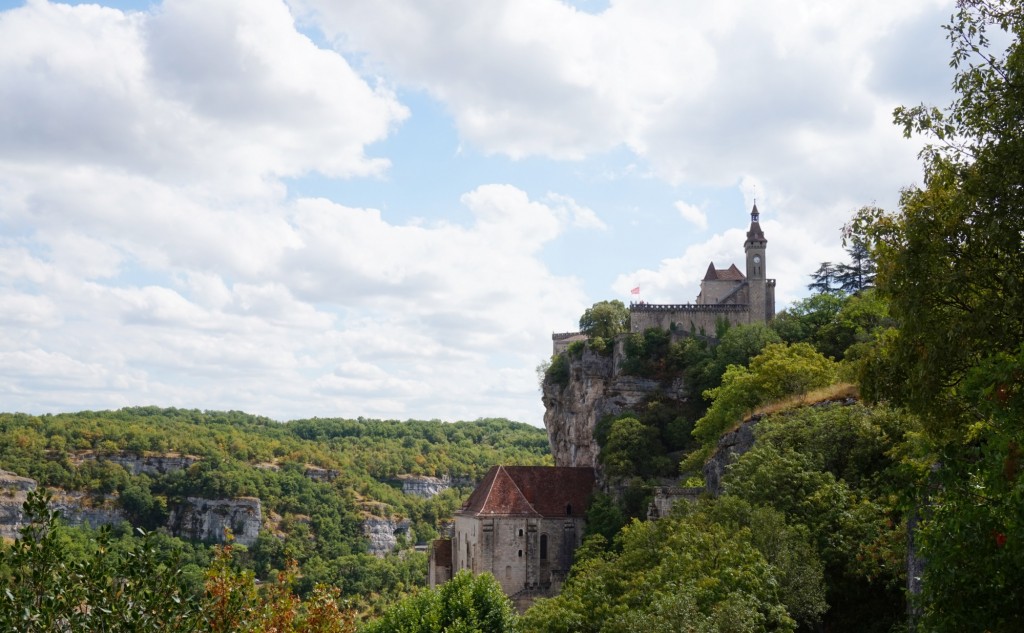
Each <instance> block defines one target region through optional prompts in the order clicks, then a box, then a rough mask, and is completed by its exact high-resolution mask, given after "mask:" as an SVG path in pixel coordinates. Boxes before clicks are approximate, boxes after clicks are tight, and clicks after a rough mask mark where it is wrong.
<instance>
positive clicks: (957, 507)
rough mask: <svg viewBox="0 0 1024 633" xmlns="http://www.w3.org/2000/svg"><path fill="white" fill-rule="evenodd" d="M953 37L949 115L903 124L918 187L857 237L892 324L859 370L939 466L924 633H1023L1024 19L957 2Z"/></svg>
mask: <svg viewBox="0 0 1024 633" xmlns="http://www.w3.org/2000/svg"><path fill="white" fill-rule="evenodd" d="M946 28H947V32H948V34H949V39H950V42H951V44H952V48H953V53H952V61H951V66H953V67H954V68H955V69H956V71H957V74H956V77H955V79H954V82H953V88H954V90H955V91H956V97H955V99H954V101H953V102H952V103H951V104H950V105H949V106H948V107H946V108H945V109H942V110H940V109H939V108H936V107H930V106H925V105H923V104H922V105H919V106H914V107H909V108H908V107H901V108H898V109H897V110H896V112H895V119H896V122H897V123H899V124H901V125H903V127H904V131H905V133H906V134H907V135H911V134H914V133H918V134H924V135H926V136H928V137H930V139H931V141H932V144H931V145H929V146H927V147H926V148H925V150H924V151H923V152H922V159H923V161H924V170H925V180H924V188H910V189H907V190H906V191H904V193H903V196H902V198H901V200H900V209H899V211H898V212H897V213H894V214H885V213H882V212H880V211H878V210H874V209H866V210H862V211H861V213H859V214H858V217H857V218H856V219H855V221H854V224H853V225H852V227H851V228H852V231H853V234H854V235H857V236H858V237H860V238H862V239H864V241H865V243H866V244H868V245H869V249H870V251H871V254H872V256H873V257H874V258H875V260H876V261H877V263H878V275H877V279H876V282H877V287H878V289H879V291H880V292H881V293H883V295H884V297H885V298H886V299H887V300H888V302H889V306H890V311H891V314H892V316H893V318H894V319H895V320H896V321H897V323H898V324H899V330H898V331H897V332H894V333H893V334H892V335H890V336H887V337H886V338H885V341H884V343H885V344H884V346H882V347H879V348H878V349H876V350H875V352H874V353H873V354H872V355H871V356H870V357H868V358H866V359H865V362H864V365H863V367H864V377H865V379H864V393H865V394H867V395H869V396H871V397H873V398H878V399H881V398H885V399H889V400H891V401H894V402H896V403H899V404H902V405H905V406H907V407H909V408H910V409H911V410H913V411H916V412H918V413H920V414H921V417H922V420H923V421H924V425H925V430H926V432H927V435H926V439H928V440H929V441H930V442H931V451H932V456H933V459H934V461H935V463H936V464H937V465H938V468H937V470H936V472H935V473H934V475H933V476H932V477H931V478H930V479H929V480H928V481H927V482H926V483H927V485H922V488H921V500H920V501H921V504H922V510H921V513H922V521H921V524H920V530H919V537H920V538H919V542H920V546H921V547H920V553H921V555H922V556H924V557H925V558H926V559H927V560H928V564H927V566H926V568H925V573H924V578H923V595H922V596H921V602H920V606H921V609H922V625H923V627H924V628H926V629H928V630H936V631H981V630H1020V629H1021V628H1022V627H1024V604H1022V603H1021V602H1020V600H1019V597H1018V596H1016V595H1015V594H1016V592H1015V591H1013V590H1008V588H1009V587H1011V586H1020V585H1021V584H1022V583H1024V580H1022V578H1021V565H1020V561H1021V560H1022V559H1024V542H1022V540H1024V539H1022V537H1021V535H1022V534H1024V478H1022V477H1021V469H1020V467H1019V464H1020V452H1021V448H1020V447H1021V446H1024V426H1022V424H1021V419H1022V418H1021V416H1020V406H1021V398H1022V389H1021V385H1022V383H1024V350H1022V348H1021V341H1022V340H1024V258H1022V257H1021V253H1022V252H1024V83H1022V82H1021V77H1022V76H1024V46H1022V44H1021V40H1020V38H1021V34H1022V33H1024V6H1022V3H1021V2H1020V1H1019V0H1013V1H1010V0H961V2H959V3H958V11H957V13H956V14H955V15H954V16H953V18H952V20H951V23H950V24H949V25H948V26H947V27H946ZM990 29H998V30H1001V31H1003V32H1005V34H1006V35H1007V36H1008V37H1007V39H1008V41H1009V45H1008V46H1007V48H1006V49H1005V50H1004V51H998V50H993V48H992V47H991V45H990V40H989V35H988V32H989V30H990Z"/></svg>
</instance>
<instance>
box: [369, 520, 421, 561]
mask: <svg viewBox="0 0 1024 633" xmlns="http://www.w3.org/2000/svg"><path fill="white" fill-rule="evenodd" d="M410 525H411V524H410V522H409V520H408V519H397V520H396V519H385V518H382V517H375V516H369V517H366V518H365V519H363V534H365V535H366V540H367V541H368V542H369V552H370V553H371V554H373V555H374V556H384V555H385V554H388V553H389V552H393V551H394V550H395V546H396V545H397V544H398V536H399V535H402V534H406V533H408V532H409V526H410Z"/></svg>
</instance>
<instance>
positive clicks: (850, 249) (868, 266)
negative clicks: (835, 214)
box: [835, 226, 878, 294]
mask: <svg viewBox="0 0 1024 633" xmlns="http://www.w3.org/2000/svg"><path fill="white" fill-rule="evenodd" d="M843 246H845V247H846V254H847V255H849V256H850V263H849V264H839V266H837V267H836V276H835V280H836V283H837V284H838V286H839V290H842V291H843V292H845V293H847V294H854V293H858V292H861V291H862V290H866V289H868V288H870V287H872V286H874V285H875V275H876V273H877V270H878V267H877V265H876V264H875V260H874V259H872V257H871V251H870V249H869V248H868V245H867V244H866V243H865V242H864V240H863V239H860V238H859V237H858V236H856V235H853V234H852V233H850V230H849V227H848V226H847V227H843Z"/></svg>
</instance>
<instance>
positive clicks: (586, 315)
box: [580, 299, 629, 339]
mask: <svg viewBox="0 0 1024 633" xmlns="http://www.w3.org/2000/svg"><path fill="white" fill-rule="evenodd" d="M628 331H629V308H627V307H626V306H625V304H624V303H622V302H621V301H619V300H618V299H613V300H611V301H598V302H597V303H595V304H594V305H592V306H590V307H589V308H587V309H586V311H584V312H583V316H581V317H580V332H582V333H584V334H586V335H587V336H590V337H601V338H603V339H612V338H614V337H615V335H616V334H621V333H623V332H628Z"/></svg>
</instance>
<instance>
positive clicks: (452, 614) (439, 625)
mask: <svg viewBox="0 0 1024 633" xmlns="http://www.w3.org/2000/svg"><path fill="white" fill-rule="evenodd" d="M518 627H519V617H518V616H517V615H516V613H515V611H514V610H513V609H512V603H511V602H510V601H509V599H508V598H507V597H506V596H505V594H504V592H503V591H502V589H501V585H500V584H498V581H497V580H495V579H494V577H493V576H491V575H490V574H481V575H479V576H473V575H472V574H470V573H469V572H468V571H465V570H463V571H460V572H459V573H457V574H455V577H453V578H452V579H451V580H449V581H448V582H446V583H445V584H444V585H442V586H441V587H438V588H437V589H424V590H422V591H420V592H418V593H416V594H415V595H412V596H408V597H406V598H403V599H402V600H400V601H399V602H397V603H395V604H394V605H392V606H391V607H390V608H388V609H387V610H386V611H385V612H384V613H383V615H381V617H379V618H378V619H376V620H374V621H372V622H370V623H368V624H367V625H365V626H364V627H363V628H362V629H360V631H361V633H515V632H516V631H518V630H519V628H518Z"/></svg>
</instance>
